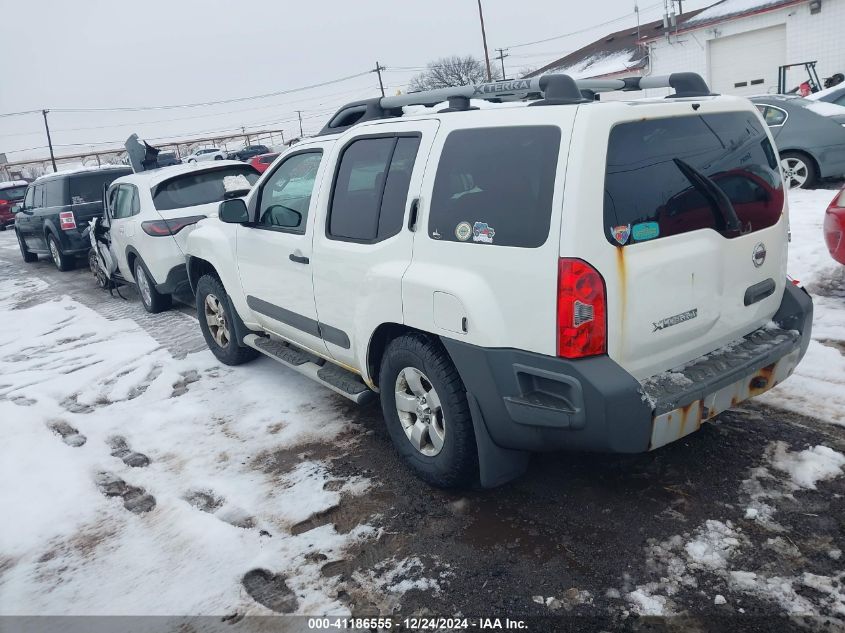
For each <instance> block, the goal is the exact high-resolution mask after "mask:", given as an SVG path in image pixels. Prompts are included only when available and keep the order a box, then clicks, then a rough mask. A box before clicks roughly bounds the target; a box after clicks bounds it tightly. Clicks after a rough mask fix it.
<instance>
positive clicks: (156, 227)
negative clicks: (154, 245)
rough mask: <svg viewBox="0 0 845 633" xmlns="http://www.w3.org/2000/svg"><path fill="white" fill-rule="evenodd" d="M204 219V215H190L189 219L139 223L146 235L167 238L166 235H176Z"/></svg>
mask: <svg viewBox="0 0 845 633" xmlns="http://www.w3.org/2000/svg"><path fill="white" fill-rule="evenodd" d="M205 218H206V216H204V215H192V216H191V217H189V218H175V219H173V220H150V221H148V222H141V228H142V229H143V230H144V233H146V234H147V235H152V236H153V237H167V236H168V235H176V234H177V233H178V232H179V231H181V230H182V229H184V228H185V227H186V226H191V225H192V224H196V223H197V222H199V221H200V220H205Z"/></svg>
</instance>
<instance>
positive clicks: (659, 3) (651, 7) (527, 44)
mask: <svg viewBox="0 0 845 633" xmlns="http://www.w3.org/2000/svg"><path fill="white" fill-rule="evenodd" d="M662 5H663V3H662V2H657V3H655V4H651V5H649V6H647V7H645V8H644V9H640V13H643V12H645V11H650V10H651V9H654V8H656V7H659V6H662ZM632 15H633V13H626V14H625V15H620V16H619V17H618V18H613V19H612V20H607V21H606V22H601V23H599V24H594V25H593V26H588V27H586V28H583V29H578V30H577V31H570V32H569V33H563V34H561V35H554V36H552V37H546V38H544V39H542V40H534V41H533V42H523V43H522V44H511V45H510V46H507V47H506V48H521V47H523V46H533V45H534V44H543V43H544V42H551V41H554V40H560V39H563V38H565V37H571V36H573V35H580V34H581V33H587V32H588V31H592V30H593V29H597V28H599V27H600V26H607V25H608V24H613V23H614V22H619V21H620V20H624V19H625V18H629V17H631V16H632Z"/></svg>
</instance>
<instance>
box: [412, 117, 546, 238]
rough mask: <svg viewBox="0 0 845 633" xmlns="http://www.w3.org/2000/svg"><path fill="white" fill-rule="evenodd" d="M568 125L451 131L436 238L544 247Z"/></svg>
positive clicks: (433, 216) (433, 228)
mask: <svg viewBox="0 0 845 633" xmlns="http://www.w3.org/2000/svg"><path fill="white" fill-rule="evenodd" d="M559 151H560V128H559V127H557V126H550V125H542V126H540V125H532V126H519V127H491V128H476V129H468V130H456V131H454V132H451V133H450V134H449V136H448V137H446V142H445V144H444V145H443V151H442V152H441V154H440V161H439V164H438V166H437V175H436V176H435V179H434V192H433V194H432V197H431V209H430V212H429V220H428V234H429V236H430V237H432V238H433V239H436V240H445V241H450V242H475V243H480V244H494V245H498V246H518V247H522V248H536V247H538V246H541V245H542V244H543V243H545V241H546V239H547V238H548V237H549V226H550V224H551V216H552V198H553V196H554V187H555V175H556V172H557V159H558V152H559Z"/></svg>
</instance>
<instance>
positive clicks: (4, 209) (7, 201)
mask: <svg viewBox="0 0 845 633" xmlns="http://www.w3.org/2000/svg"><path fill="white" fill-rule="evenodd" d="M26 185H27V182H26V181H25V180H13V181H10V182H0V231H5V230H6V227H7V226H11V225H12V224H14V223H15V214H14V213H12V207H13V206H15V205H16V204H18V203H19V202H20V201H21V200H23V196H24V194H25V193H26Z"/></svg>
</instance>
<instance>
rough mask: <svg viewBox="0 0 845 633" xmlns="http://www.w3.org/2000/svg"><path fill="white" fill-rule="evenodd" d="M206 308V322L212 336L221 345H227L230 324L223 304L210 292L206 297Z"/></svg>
mask: <svg viewBox="0 0 845 633" xmlns="http://www.w3.org/2000/svg"><path fill="white" fill-rule="evenodd" d="M204 308H205V310H204V312H205V322H206V324H207V325H208V331H209V332H210V333H211V337H212V338H213V339H214V342H215V343H217V344H218V345H219V346H220V347H226V346H227V345H228V344H229V324H228V322H227V320H226V311H225V310H224V309H223V304H222V303H220V299H218V298H217V297H216V296H214V295H213V294H208V295H206V297H205V305H204Z"/></svg>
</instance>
